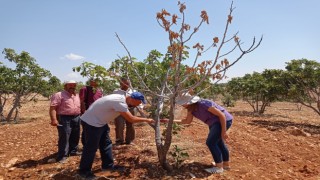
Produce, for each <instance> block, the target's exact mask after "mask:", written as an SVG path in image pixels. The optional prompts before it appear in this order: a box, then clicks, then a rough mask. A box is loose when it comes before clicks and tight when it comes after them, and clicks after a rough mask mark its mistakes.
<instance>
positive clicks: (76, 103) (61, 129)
mask: <svg viewBox="0 0 320 180" xmlns="http://www.w3.org/2000/svg"><path fill="white" fill-rule="evenodd" d="M76 86H77V83H76V82H75V81H67V82H66V83H65V84H64V91H61V92H57V93H55V94H54V95H53V96H52V97H51V103H50V110H49V114H50V118H51V123H50V124H51V125H52V126H56V127H57V129H58V135H59V140H58V157H57V161H58V162H60V163H64V162H65V161H66V159H67V157H68V156H70V155H71V156H72V155H80V153H78V144H79V139H80V120H79V115H80V98H79V95H77V94H76V93H75V89H76Z"/></svg>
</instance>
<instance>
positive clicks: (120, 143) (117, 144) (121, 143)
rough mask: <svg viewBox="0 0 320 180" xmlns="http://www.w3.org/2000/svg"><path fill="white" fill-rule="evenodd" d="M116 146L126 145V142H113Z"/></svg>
mask: <svg viewBox="0 0 320 180" xmlns="http://www.w3.org/2000/svg"><path fill="white" fill-rule="evenodd" d="M113 145H114V146H121V145H124V142H121V141H117V142H116V143H114V144H113Z"/></svg>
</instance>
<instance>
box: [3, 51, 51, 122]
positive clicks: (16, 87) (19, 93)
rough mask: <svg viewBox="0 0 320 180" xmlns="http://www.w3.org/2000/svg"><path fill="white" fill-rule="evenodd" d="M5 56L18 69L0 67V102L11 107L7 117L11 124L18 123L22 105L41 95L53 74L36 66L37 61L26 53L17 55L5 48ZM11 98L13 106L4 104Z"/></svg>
mask: <svg viewBox="0 0 320 180" xmlns="http://www.w3.org/2000/svg"><path fill="white" fill-rule="evenodd" d="M3 54H4V55H5V57H4V58H5V59H7V60H8V61H10V62H12V63H15V64H16V67H15V69H10V68H8V67H5V66H3V65H1V67H0V70H1V72H0V74H1V78H0V81H1V84H3V85H2V86H1V87H0V92H1V97H0V98H1V100H0V102H1V106H3V107H4V105H6V106H8V105H10V106H11V107H10V108H9V113H8V115H7V116H6V117H5V119H6V121H7V122H9V121H10V120H11V119H13V120H14V121H15V122H17V120H18V119H17V118H18V114H19V109H20V107H21V106H22V104H23V103H25V102H28V101H30V100H34V97H35V96H36V95H38V94H39V93H40V90H41V88H42V87H43V85H44V84H45V83H44V82H45V81H44V80H45V79H48V78H50V77H51V74H50V72H49V71H48V70H45V69H43V68H41V67H40V66H39V65H38V64H36V60H35V59H34V58H33V57H31V56H30V55H29V53H27V52H25V51H22V52H21V53H20V54H17V53H16V52H15V51H14V50H13V49H8V48H5V49H4V50H3ZM2 82H3V83H2ZM9 96H10V98H12V99H13V102H12V104H11V103H4V102H6V100H7V99H8V97H9ZM3 107H2V108H3Z"/></svg>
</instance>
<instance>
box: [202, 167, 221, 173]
mask: <svg viewBox="0 0 320 180" xmlns="http://www.w3.org/2000/svg"><path fill="white" fill-rule="evenodd" d="M205 171H207V172H208V173H211V174H219V173H223V168H218V167H212V168H207V169H205Z"/></svg>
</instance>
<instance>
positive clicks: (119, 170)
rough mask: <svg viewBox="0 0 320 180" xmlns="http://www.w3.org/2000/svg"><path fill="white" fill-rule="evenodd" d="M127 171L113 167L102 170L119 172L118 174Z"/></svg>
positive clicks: (121, 167) (116, 166)
mask: <svg viewBox="0 0 320 180" xmlns="http://www.w3.org/2000/svg"><path fill="white" fill-rule="evenodd" d="M125 170H126V169H125V168H124V167H123V166H119V165H113V166H111V167H108V168H102V171H117V172H124V171H125Z"/></svg>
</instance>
